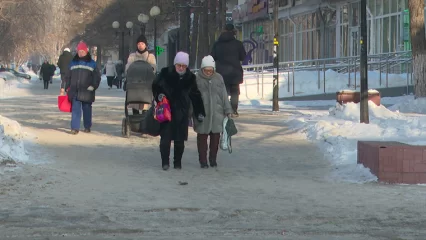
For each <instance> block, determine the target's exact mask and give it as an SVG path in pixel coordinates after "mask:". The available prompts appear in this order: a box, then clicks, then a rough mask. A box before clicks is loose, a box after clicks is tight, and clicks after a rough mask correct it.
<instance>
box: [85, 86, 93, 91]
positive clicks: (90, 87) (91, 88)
mask: <svg viewBox="0 0 426 240" xmlns="http://www.w3.org/2000/svg"><path fill="white" fill-rule="evenodd" d="M87 90H89V91H93V90H95V88H94V87H92V86H89V87H88V88H87Z"/></svg>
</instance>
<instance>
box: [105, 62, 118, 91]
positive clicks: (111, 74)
mask: <svg viewBox="0 0 426 240" xmlns="http://www.w3.org/2000/svg"><path fill="white" fill-rule="evenodd" d="M104 69H105V75H106V77H107V83H108V89H111V88H112V84H113V81H114V78H116V77H117V69H116V68H115V64H114V63H113V62H112V60H108V61H107V63H106V64H105V67H104ZM102 72H103V71H102Z"/></svg>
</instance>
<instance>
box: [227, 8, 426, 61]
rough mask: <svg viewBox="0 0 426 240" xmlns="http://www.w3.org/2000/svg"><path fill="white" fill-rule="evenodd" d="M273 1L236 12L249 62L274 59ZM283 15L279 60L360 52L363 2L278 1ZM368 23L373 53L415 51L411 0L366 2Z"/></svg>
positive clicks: (369, 46) (235, 15)
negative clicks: (411, 49)
mask: <svg viewBox="0 0 426 240" xmlns="http://www.w3.org/2000/svg"><path fill="white" fill-rule="evenodd" d="M273 2H274V1H273V0H245V1H240V4H239V5H238V6H237V7H235V8H234V10H233V20H234V23H235V24H236V25H237V26H238V27H239V29H241V31H242V34H241V40H242V41H243V42H244V44H245V47H246V50H247V52H248V56H247V59H246V61H245V62H244V64H262V63H271V62H272V52H271V50H272V40H273V36H274V33H273V11H272V10H273ZM425 2H426V0H425ZM293 3H294V6H293ZM278 17H279V41H280V48H279V52H280V62H286V61H300V60H308V59H321V58H342V57H347V56H357V55H359V53H360V47H359V41H360V39H359V37H360V1H359V0H352V1H350V0H327V1H326V0H295V1H294V2H293V0H279V13H278ZM367 23H368V24H367V28H368V53H369V54H371V55H374V54H381V53H391V52H400V51H409V50H410V39H409V35H410V34H409V14H408V0H367Z"/></svg>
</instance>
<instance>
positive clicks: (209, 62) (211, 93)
mask: <svg viewBox="0 0 426 240" xmlns="http://www.w3.org/2000/svg"><path fill="white" fill-rule="evenodd" d="M215 70H216V64H215V61H214V59H213V57H212V56H210V55H209V56H206V57H204V58H203V60H202V61H201V69H200V70H199V72H198V73H197V75H196V76H197V86H198V89H199V90H200V92H201V96H202V99H203V103H204V109H205V112H206V117H205V118H204V121H202V122H200V121H194V131H195V132H196V133H197V148H198V159H199V161H200V165H201V168H208V167H209V166H208V164H207V148H208V149H210V152H209V158H208V159H209V162H210V166H211V167H217V162H216V158H217V152H218V149H219V140H220V134H221V133H222V129H223V127H222V123H223V119H224V118H225V117H226V116H230V115H231V113H232V112H233V111H232V107H231V104H230V102H229V100H228V94H227V92H226V87H225V84H224V82H223V78H222V76H221V75H220V74H219V73H217V72H216V71H215ZM209 137H210V145H208V144H207V139H208V138H209Z"/></svg>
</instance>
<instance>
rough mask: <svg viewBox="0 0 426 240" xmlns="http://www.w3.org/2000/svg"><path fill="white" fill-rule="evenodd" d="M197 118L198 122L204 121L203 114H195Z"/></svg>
mask: <svg viewBox="0 0 426 240" xmlns="http://www.w3.org/2000/svg"><path fill="white" fill-rule="evenodd" d="M197 120H198V121H199V122H202V121H204V116H203V114H201V113H200V114H198V116H197Z"/></svg>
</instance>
